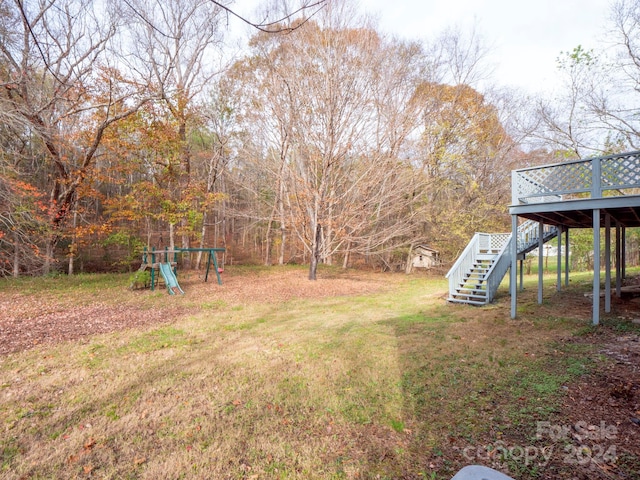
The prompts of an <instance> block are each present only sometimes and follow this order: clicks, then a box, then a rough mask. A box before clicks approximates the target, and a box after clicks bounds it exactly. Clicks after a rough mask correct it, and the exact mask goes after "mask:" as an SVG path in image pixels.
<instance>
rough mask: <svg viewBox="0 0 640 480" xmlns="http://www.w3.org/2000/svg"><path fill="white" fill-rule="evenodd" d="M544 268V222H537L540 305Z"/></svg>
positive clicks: (539, 301)
mask: <svg viewBox="0 0 640 480" xmlns="http://www.w3.org/2000/svg"><path fill="white" fill-rule="evenodd" d="M543 269H544V223H542V222H538V304H540V305H542V290H543Z"/></svg>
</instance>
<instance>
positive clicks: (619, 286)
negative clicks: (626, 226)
mask: <svg viewBox="0 0 640 480" xmlns="http://www.w3.org/2000/svg"><path fill="white" fill-rule="evenodd" d="M621 231H622V227H621V226H620V222H618V221H616V297H618V298H620V296H621V295H622V267H621V265H620V263H621V260H622V255H621V254H620V245H621V240H620V234H621Z"/></svg>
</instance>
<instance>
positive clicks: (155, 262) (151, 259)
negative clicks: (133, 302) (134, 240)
mask: <svg viewBox="0 0 640 480" xmlns="http://www.w3.org/2000/svg"><path fill="white" fill-rule="evenodd" d="M224 251H225V249H224V248H173V249H171V250H170V249H169V248H168V247H165V248H164V250H156V249H155V248H152V249H151V251H148V250H147V248H146V247H145V249H144V251H143V253H142V264H141V265H140V268H139V269H138V271H139V272H144V271H146V270H147V269H149V270H150V271H151V290H154V288H155V284H156V282H157V281H158V279H159V277H158V275H156V270H158V272H159V273H160V275H161V276H162V278H163V280H164V283H165V285H166V286H167V291H168V292H169V293H170V294H171V295H176V294H182V295H184V291H183V290H182V288H181V287H180V284H179V283H178V278H177V265H178V254H179V253H191V252H204V253H207V269H206V272H205V275H204V281H205V282H206V281H207V280H208V279H209V271H210V269H211V265H213V267H214V271H215V272H216V277H217V278H218V285H222V278H221V277H220V273H221V272H222V271H223V269H222V268H220V267H219V266H218V258H217V253H218V252H221V253H224ZM171 255H173V258H172V259H171V260H170V256H171Z"/></svg>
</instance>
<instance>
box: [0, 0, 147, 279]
mask: <svg viewBox="0 0 640 480" xmlns="http://www.w3.org/2000/svg"><path fill="white" fill-rule="evenodd" d="M2 8H3V9H4V10H5V11H6V12H7V13H6V16H5V17H4V19H5V21H10V22H14V21H15V22H16V23H15V24H14V25H15V26H14V28H13V29H7V28H6V25H5V27H4V28H3V29H2V36H0V53H1V55H2V63H3V64H4V65H5V67H6V68H4V69H2V70H1V72H0V75H1V78H0V85H1V86H2V93H1V96H0V103H1V104H2V109H1V112H0V116H2V117H3V118H4V119H6V118H8V117H10V118H12V119H13V120H14V121H16V122H19V123H20V124H22V125H23V128H24V129H25V131H28V134H29V135H30V136H31V137H32V140H31V141H39V142H42V145H43V146H44V150H45V152H46V156H45V157H44V158H42V160H41V161H42V162H43V165H42V167H41V168H43V169H46V171H47V176H46V181H45V182H44V183H43V184H42V185H41V187H42V188H44V189H46V190H48V197H49V211H48V215H47V216H48V233H47V239H46V242H45V243H46V252H45V262H44V267H43V270H44V272H45V273H46V272H48V271H49V269H50V265H51V261H52V259H53V253H54V248H55V246H56V244H57V243H58V241H59V239H60V238H61V235H62V233H63V232H62V229H63V227H64V225H65V222H66V221H67V219H68V216H69V214H70V212H71V211H72V208H73V205H74V202H75V201H76V200H77V196H78V189H79V187H80V186H81V185H83V184H84V182H86V180H87V178H88V177H89V176H90V175H91V169H92V167H93V165H94V162H95V158H96V154H97V152H98V148H99V146H100V142H101V139H102V137H103V135H104V133H105V131H106V129H107V128H108V127H109V126H110V125H111V124H113V123H114V122H117V121H118V120H120V119H122V118H125V117H127V116H128V115H131V114H132V113H133V112H135V111H136V110H137V108H138V107H139V105H140V104H141V103H142V102H144V101H145V99H144V98H142V97H140V96H139V95H138V94H139V89H138V88H137V86H136V85H134V84H132V83H125V82H122V81H120V78H119V76H118V74H117V71H116V69H115V68H114V67H113V66H112V65H110V64H109V61H108V57H107V56H106V55H105V53H106V50H107V47H108V43H109V41H110V40H111V39H112V38H113V37H114V35H115V33H116V27H117V25H116V24H115V23H114V22H113V21H112V20H110V16H109V15H107V14H106V12H105V11H103V10H101V9H102V8H106V4H100V5H98V4H96V3H94V2H91V1H88V0H58V1H53V2H45V1H41V2H29V3H24V2H22V1H19V0H16V1H15V2H12V3H9V2H7V1H5V2H3V4H2ZM16 20H17V21H16ZM16 26H17V28H16ZM28 173H29V172H27V174H28Z"/></svg>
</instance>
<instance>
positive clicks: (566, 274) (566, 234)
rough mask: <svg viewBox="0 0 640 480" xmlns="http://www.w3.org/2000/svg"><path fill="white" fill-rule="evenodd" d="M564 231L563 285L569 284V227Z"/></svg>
mask: <svg viewBox="0 0 640 480" xmlns="http://www.w3.org/2000/svg"><path fill="white" fill-rule="evenodd" d="M566 228H567V229H566V231H565V232H564V286H565V287H568V286H569V227H566Z"/></svg>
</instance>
